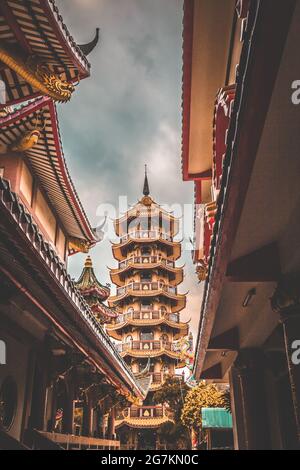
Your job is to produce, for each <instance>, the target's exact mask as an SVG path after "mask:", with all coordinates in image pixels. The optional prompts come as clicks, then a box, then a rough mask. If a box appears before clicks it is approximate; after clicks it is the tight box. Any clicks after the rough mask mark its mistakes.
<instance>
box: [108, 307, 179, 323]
mask: <svg viewBox="0 0 300 470" xmlns="http://www.w3.org/2000/svg"><path fill="white" fill-rule="evenodd" d="M161 318H166V319H167V320H169V321H171V322H174V323H179V322H180V317H179V314H178V313H169V312H162V311H161V310H134V311H133V312H127V313H123V314H121V315H118V316H117V317H116V318H115V319H114V323H116V324H119V323H125V322H126V321H128V320H160V319H161Z"/></svg>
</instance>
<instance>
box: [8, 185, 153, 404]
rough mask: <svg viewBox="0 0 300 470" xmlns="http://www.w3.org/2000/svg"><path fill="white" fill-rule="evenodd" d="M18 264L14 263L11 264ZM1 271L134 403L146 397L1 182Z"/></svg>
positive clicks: (45, 321)
mask: <svg viewBox="0 0 300 470" xmlns="http://www.w3.org/2000/svg"><path fill="white" fill-rule="evenodd" d="M12 260H13V262H12ZM0 272H1V275H2V276H3V277H5V279H7V282H10V283H12V285H14V286H15V288H17V289H19V292H20V294H21V293H22V295H24V296H26V298H27V299H28V301H30V302H33V304H34V306H35V308H36V315H37V318H36V323H37V324H38V323H39V322H41V325H43V328H44V331H47V330H49V329H53V332H54V331H55V332H57V334H58V335H60V337H62V338H64V339H65V341H66V342H67V343H68V344H70V345H72V347H73V348H75V350H76V351H78V353H80V354H82V356H83V358H84V360H86V361H88V362H89V363H90V364H92V365H93V366H94V367H96V369H97V370H98V371H99V372H100V373H101V374H104V375H105V377H106V379H107V380H108V382H109V383H111V384H112V385H113V386H114V387H115V388H116V389H117V390H119V391H120V393H122V394H123V395H125V396H126V397H127V398H128V399H129V400H131V401H134V400H135V399H141V400H142V399H144V398H145V396H146V393H145V391H144V389H142V388H141V386H140V384H139V383H138V382H137V381H136V379H135V377H134V374H133V373H132V371H131V370H130V369H129V368H128V366H127V365H126V363H125V361H124V360H123V359H122V357H121V356H120V354H119V352H118V350H117V348H116V347H115V346H114V344H113V343H112V342H111V340H110V339H109V336H108V335H107V334H106V333H105V331H104V330H103V328H102V327H101V325H100V324H99V322H97V320H96V319H95V318H94V315H93V313H92V311H91V309H90V307H89V306H88V304H87V303H86V301H85V300H84V298H83V297H82V295H81V294H80V292H79V290H78V289H77V288H76V286H75V283H74V281H72V279H71V278H70V275H69V274H68V273H67V271H66V268H65V265H64V263H62V261H61V260H60V258H59V257H58V255H57V254H56V252H55V250H53V248H52V247H51V245H50V244H49V243H47V242H46V241H45V239H44V237H43V235H42V234H41V233H40V231H39V228H38V226H37V225H36V224H35V223H34V221H33V219H32V217H31V215H30V214H29V212H28V211H27V210H26V208H25V207H24V205H23V204H22V203H21V201H20V199H19V198H18V196H17V194H16V193H14V192H12V191H11V189H10V184H9V182H8V181H7V180H5V179H3V178H1V177H0Z"/></svg>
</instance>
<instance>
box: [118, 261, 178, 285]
mask: <svg viewBox="0 0 300 470" xmlns="http://www.w3.org/2000/svg"><path fill="white" fill-rule="evenodd" d="M155 268H158V269H162V270H166V271H167V272H168V273H169V274H170V276H169V283H170V284H171V285H172V286H177V285H178V284H181V282H182V281H183V267H181V266H178V267H171V266H170V265H168V264H166V263H164V262H163V261H159V262H157V263H130V264H128V265H127V266H124V267H123V268H114V269H110V278H111V280H112V282H113V283H114V284H116V285H117V286H118V287H121V286H123V285H124V280H125V275H128V273H129V272H130V271H132V270H133V269H134V270H140V269H141V270H145V269H155ZM123 275H124V276H123Z"/></svg>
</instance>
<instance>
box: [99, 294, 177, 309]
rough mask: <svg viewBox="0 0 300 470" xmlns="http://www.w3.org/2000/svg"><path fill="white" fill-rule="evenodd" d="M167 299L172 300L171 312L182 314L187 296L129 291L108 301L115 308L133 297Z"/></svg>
mask: <svg viewBox="0 0 300 470" xmlns="http://www.w3.org/2000/svg"><path fill="white" fill-rule="evenodd" d="M158 296H162V297H166V298H167V299H168V300H172V305H171V312H172V313H174V312H180V311H181V310H183V309H184V308H185V306H186V294H177V295H173V294H169V293H168V292H165V291H162V290H161V291H147V292H145V291H129V292H125V294H122V295H119V296H112V297H110V298H109V299H108V305H109V307H115V306H116V304H120V302H122V301H123V300H125V299H129V298H132V297H136V298H139V297H140V298H143V297H144V298H145V297H158Z"/></svg>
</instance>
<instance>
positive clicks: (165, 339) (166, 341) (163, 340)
mask: <svg viewBox="0 0 300 470" xmlns="http://www.w3.org/2000/svg"><path fill="white" fill-rule="evenodd" d="M160 339H161V341H162V342H163V343H168V341H169V337H168V335H166V334H163V335H161V337H160Z"/></svg>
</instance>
